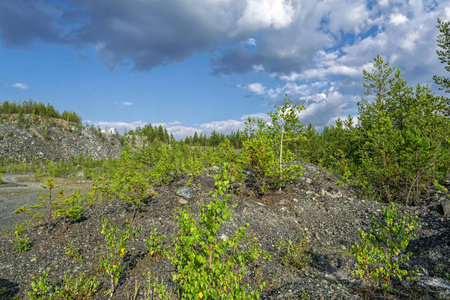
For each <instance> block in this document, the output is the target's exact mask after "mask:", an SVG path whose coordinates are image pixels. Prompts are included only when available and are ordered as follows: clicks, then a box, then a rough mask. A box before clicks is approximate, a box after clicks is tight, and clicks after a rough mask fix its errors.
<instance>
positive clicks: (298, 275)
mask: <svg viewBox="0 0 450 300" xmlns="http://www.w3.org/2000/svg"><path fill="white" fill-rule="evenodd" d="M303 165H304V167H305V171H304V176H303V178H302V179H301V180H300V181H299V182H297V183H295V184H291V185H289V186H287V187H286V188H285V189H284V190H283V191H281V192H279V191H271V192H269V193H268V194H267V195H265V196H264V197H259V196H258V195H257V194H256V193H254V192H253V191H252V189H251V188H250V187H244V188H243V192H242V194H241V195H235V197H234V198H233V200H232V201H233V202H236V203H237V204H238V205H237V207H236V208H232V209H231V212H232V218H231V220H230V221H227V222H225V223H224V224H223V226H222V229H221V230H220V232H219V236H220V237H221V238H224V239H226V238H227V237H230V236H232V235H233V233H234V232H235V230H236V229H238V228H239V227H240V226H242V225H244V224H245V223H249V227H248V232H250V233H252V234H253V235H254V236H255V237H256V238H257V239H258V242H259V243H260V244H261V247H262V249H264V250H265V251H267V252H269V253H270V254H272V255H273V258H272V260H271V261H270V262H265V263H262V264H260V265H259V266H252V267H251V268H250V269H249V270H248V272H247V275H249V277H248V282H249V283H250V285H251V286H255V284H257V282H261V281H265V282H267V285H266V287H265V289H264V291H263V292H262V294H261V298H262V299H324V300H326V299H364V298H367V297H368V296H369V295H368V294H367V290H366V289H364V288H363V286H362V285H361V282H359V281H358V280H356V279H355V278H354V277H353V276H352V274H351V272H350V271H351V270H353V269H354V268H355V260H354V259H353V258H352V257H351V256H349V253H350V249H351V246H352V245H353V244H354V243H356V242H358V241H359V235H358V228H362V229H364V230H366V231H367V230H368V229H369V226H370V224H371V222H372V221H371V219H370V215H375V216H380V212H381V209H382V207H385V206H386V205H385V204H381V203H377V202H372V201H365V200H362V199H357V198H356V197H355V196H354V194H353V191H352V190H351V189H350V188H345V187H342V186H337V185H335V182H337V178H335V177H334V176H333V175H331V174H329V173H328V172H327V171H326V170H324V169H321V168H319V167H317V166H314V165H311V164H307V163H303ZM214 172H217V169H212V170H208V171H207V172H206V171H205V173H204V174H203V176H201V177H200V178H198V179H197V180H196V181H195V182H194V183H193V185H192V187H185V184H186V182H187V178H185V179H182V180H180V181H178V182H174V183H172V184H171V185H169V186H166V187H155V191H156V192H157V193H158V196H156V197H154V198H151V199H148V201H147V205H146V206H145V207H144V210H143V212H142V214H139V215H138V217H137V218H136V219H135V221H134V224H135V225H137V226H140V227H141V228H142V230H141V231H140V233H139V234H138V239H137V241H136V242H133V243H130V245H129V251H130V252H129V255H127V256H126V259H125V262H126V269H125V272H124V274H123V276H122V277H121V279H120V285H119V287H118V288H117V291H116V293H115V296H114V299H132V298H131V295H132V294H133V292H134V290H135V288H134V287H135V283H138V284H139V293H138V297H137V299H144V298H143V296H142V295H143V293H144V289H145V287H146V286H147V272H148V271H150V272H151V273H152V274H153V276H156V277H157V278H158V280H159V281H162V280H163V281H164V283H165V284H166V285H167V287H168V289H169V291H171V292H172V293H173V294H176V293H175V292H174V288H175V287H174V285H173V283H172V281H171V278H172V276H171V275H172V274H173V273H174V271H175V267H174V266H172V265H171V264H170V263H169V261H167V260H165V259H163V258H161V257H152V256H150V255H149V253H148V251H147V248H146V246H145V239H146V238H149V237H150V234H151V232H152V231H153V228H156V230H157V234H158V235H166V236H167V237H168V238H167V239H166V241H165V244H164V246H165V247H167V248H168V249H170V247H171V245H172V242H171V241H172V236H173V235H174V234H176V232H177V231H178V225H177V222H176V219H175V218H174V217H173V215H174V213H175V209H176V207H180V208H182V207H184V206H188V207H189V208H190V210H191V211H192V212H193V213H198V211H199V209H200V207H201V204H202V203H207V202H208V201H210V196H209V191H210V190H212V189H213V188H214V179H213V178H212V177H211V176H210V174H211V173H214ZM198 184H200V186H199V185H198ZM62 188H64V186H63V187H62ZM446 201H448V198H446V196H445V195H444V194H439V193H436V194H434V195H432V196H429V197H427V199H426V201H425V200H424V202H423V205H421V206H415V207H405V206H401V205H399V206H398V207H399V208H400V209H401V211H402V213H404V214H407V215H412V216H415V217H417V219H416V220H417V223H418V224H420V225H421V226H422V228H421V229H420V230H419V231H418V235H417V238H416V239H414V240H413V241H412V242H411V243H410V245H409V246H408V249H407V250H408V251H411V252H412V253H413V255H412V257H411V260H410V261H409V262H408V263H407V265H405V266H403V267H405V268H407V269H412V268H418V269H419V276H420V281H419V282H417V283H414V284H409V283H408V282H406V281H403V282H399V281H398V280H397V281H395V280H394V282H393V288H394V290H395V292H393V293H392V294H390V295H382V294H377V295H372V296H373V298H375V299H387V298H389V299H450V275H449V274H450V215H449V214H450V213H449V211H448V210H447V209H448V207H447V206H446V205H447V203H448V202H446ZM131 214H132V213H131V212H130V211H128V210H126V209H125V207H124V206H123V204H122V203H121V202H120V201H110V202H107V203H103V204H98V205H94V206H89V207H86V210H85V211H84V212H83V214H82V219H81V220H80V221H79V222H77V223H74V224H71V225H70V226H69V227H68V228H67V229H65V227H64V226H62V224H61V223H56V222H55V224H54V225H55V226H54V228H53V229H52V230H51V232H50V234H49V235H47V234H46V233H45V230H44V228H43V227H40V226H36V227H33V228H30V229H29V230H28V231H26V233H27V234H28V237H30V239H31V241H32V248H31V250H29V251H27V252H24V253H16V251H15V248H14V247H13V245H12V243H13V240H14V237H13V236H11V235H6V236H4V237H2V238H1V239H0V291H2V293H3V294H2V296H0V299H14V297H16V298H15V299H22V298H24V296H25V295H26V292H27V291H29V290H30V282H31V278H30V276H31V275H34V276H38V275H40V274H41V273H40V272H42V271H46V272H47V273H48V274H49V280H50V282H51V283H52V284H55V285H57V284H60V283H61V280H62V278H63V277H64V274H76V273H78V272H82V273H84V274H86V275H95V276H97V277H98V280H99V281H100V282H102V284H101V285H100V287H99V290H98V292H97V293H96V294H95V296H94V297H93V298H94V299H107V297H106V296H104V295H103V292H104V291H105V290H107V289H108V284H109V283H108V282H109V281H108V280H107V278H106V276H105V275H104V272H102V271H101V269H100V268H99V266H98V263H99V257H100V255H101V254H102V253H105V249H106V246H105V242H104V239H103V236H102V235H101V234H100V232H99V229H100V228H101V223H102V218H107V219H109V220H110V221H112V222H114V223H116V224H118V226H119V227H120V226H122V225H123V224H124V223H125V222H126V220H127V219H130V217H131ZM305 234H307V236H308V238H307V240H308V246H307V249H306V253H307V254H308V255H311V260H310V262H309V263H308V265H307V266H306V267H305V268H303V269H302V270H300V271H299V270H298V269H296V268H294V267H291V266H285V265H283V264H282V263H281V255H280V254H279V253H278V252H277V248H276V245H277V242H279V241H280V239H281V237H283V238H284V239H289V240H291V241H293V242H296V241H298V240H299V239H300V238H301V237H303V236H304V235H305ZM69 241H72V244H73V246H74V248H75V249H76V250H77V251H79V253H80V254H81V255H82V259H81V260H73V259H72V258H70V257H68V256H67V255H66V251H67V247H68V242H69ZM258 269H259V271H258ZM2 288H4V289H2ZM127 295H129V297H128V296H127ZM2 297H3V298H2Z"/></svg>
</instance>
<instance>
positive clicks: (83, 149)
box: [0, 120, 121, 162]
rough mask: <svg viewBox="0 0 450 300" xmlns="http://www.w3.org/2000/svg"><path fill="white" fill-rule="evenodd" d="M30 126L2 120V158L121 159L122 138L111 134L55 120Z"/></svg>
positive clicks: (0, 141) (0, 135) (0, 147)
mask: <svg viewBox="0 0 450 300" xmlns="http://www.w3.org/2000/svg"><path fill="white" fill-rule="evenodd" d="M36 123H37V124H33V125H31V126H29V127H28V128H24V127H23V126H18V125H17V122H15V121H3V122H2V123H0V157H3V159H5V160H6V159H8V158H10V159H14V160H19V161H23V160H25V159H26V158H33V157H35V158H38V159H39V160H52V161H55V162H56V161H59V160H63V161H67V160H68V159H69V157H70V156H74V157H77V156H78V155H79V154H83V156H84V157H89V156H91V157H92V158H93V159H94V160H99V159H107V158H109V157H111V158H118V157H119V155H120V149H121V147H120V139H119V136H118V135H115V134H112V133H105V132H99V131H98V130H96V129H94V128H90V127H80V126H75V125H73V124H68V123H67V122H65V121H62V120H54V121H52V122H49V123H47V125H45V124H44V123H43V122H36Z"/></svg>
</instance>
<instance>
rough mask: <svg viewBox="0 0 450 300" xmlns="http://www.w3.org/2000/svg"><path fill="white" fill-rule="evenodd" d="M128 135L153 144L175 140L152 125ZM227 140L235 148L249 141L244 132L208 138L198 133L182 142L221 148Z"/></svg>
mask: <svg viewBox="0 0 450 300" xmlns="http://www.w3.org/2000/svg"><path fill="white" fill-rule="evenodd" d="M126 134H128V135H139V136H145V137H147V140H148V141H149V142H153V141H154V140H155V139H156V138H158V139H159V140H160V141H161V142H164V143H170V142H173V141H174V140H175V138H174V137H173V135H172V134H170V135H169V133H168V131H167V129H166V128H163V127H162V126H161V125H159V126H152V124H148V125H145V126H144V127H142V128H141V127H138V128H136V129H134V130H130V131H128V132H127V133H126ZM226 139H228V140H229V141H230V144H231V145H232V146H233V147H234V148H238V149H240V148H242V143H243V142H244V141H245V140H246V139H247V136H246V135H245V134H244V133H243V132H242V131H239V130H238V131H237V132H234V131H232V132H231V133H230V134H223V133H219V132H217V131H215V130H214V131H213V132H211V134H210V135H209V136H208V135H206V134H203V133H200V134H198V133H197V132H195V133H194V136H187V137H186V138H185V139H184V140H181V141H182V142H184V143H185V144H187V145H189V146H213V147H215V146H219V145H220V144H221V143H223V142H224V141H225V140H226Z"/></svg>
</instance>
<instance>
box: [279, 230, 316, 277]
mask: <svg viewBox="0 0 450 300" xmlns="http://www.w3.org/2000/svg"><path fill="white" fill-rule="evenodd" d="M307 238H308V235H307V234H305V235H304V236H303V237H302V238H301V239H300V240H299V241H298V243H293V242H292V241H290V240H287V241H285V240H284V239H283V238H281V241H279V242H278V243H277V249H278V252H279V253H281V254H282V258H281V263H282V264H283V265H290V266H293V267H295V268H297V269H298V270H301V269H302V268H303V267H305V266H306V265H307V264H308V263H309V262H310V258H311V255H310V254H306V253H305V250H306V247H307V246H308V242H307Z"/></svg>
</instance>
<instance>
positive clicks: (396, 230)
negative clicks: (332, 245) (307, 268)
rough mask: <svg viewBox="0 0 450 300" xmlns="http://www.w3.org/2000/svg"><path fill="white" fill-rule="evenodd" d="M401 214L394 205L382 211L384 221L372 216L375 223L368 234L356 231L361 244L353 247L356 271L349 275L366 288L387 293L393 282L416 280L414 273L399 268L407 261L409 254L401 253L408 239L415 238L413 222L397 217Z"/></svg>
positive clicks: (412, 220)
mask: <svg viewBox="0 0 450 300" xmlns="http://www.w3.org/2000/svg"><path fill="white" fill-rule="evenodd" d="M400 213H401V212H400V211H399V210H397V209H396V208H395V206H394V204H393V203H391V204H390V206H389V208H388V209H387V208H383V209H382V215H383V216H384V220H379V219H376V218H375V217H374V216H371V219H372V221H373V222H374V223H373V224H372V225H371V231H370V232H369V233H366V232H364V231H363V230H361V229H360V230H359V235H360V239H361V242H360V243H359V244H355V245H354V246H352V255H353V256H354V257H355V258H356V261H357V266H358V267H357V269H356V270H355V271H352V273H353V274H354V275H355V276H357V278H359V279H362V280H363V281H364V283H365V285H366V286H367V287H369V288H372V289H374V290H376V289H378V288H379V287H380V286H381V287H383V288H384V289H386V290H388V289H389V288H390V286H391V282H392V278H394V277H396V278H398V279H399V280H402V278H403V277H405V276H406V279H407V280H410V281H414V280H418V279H419V278H418V277H415V274H416V273H417V271H412V272H408V271H407V270H403V269H401V268H400V264H401V263H404V262H405V261H406V260H409V258H410V257H411V254H412V253H410V252H408V253H402V251H403V250H405V249H406V247H407V246H408V244H409V242H410V240H411V239H413V238H415V237H416V234H415V232H416V230H417V229H418V228H420V226H418V225H416V222H415V221H414V218H413V217H412V216H410V217H409V218H407V217H406V216H402V217H400Z"/></svg>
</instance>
